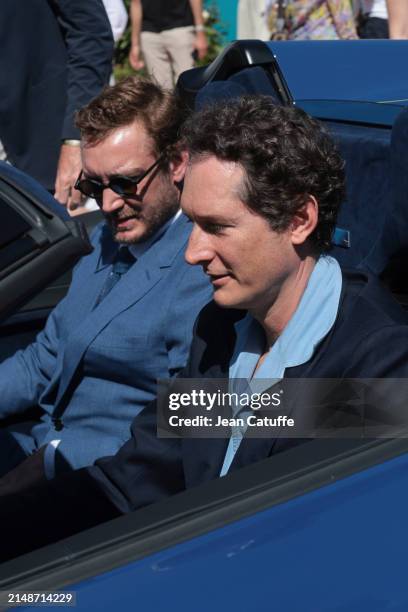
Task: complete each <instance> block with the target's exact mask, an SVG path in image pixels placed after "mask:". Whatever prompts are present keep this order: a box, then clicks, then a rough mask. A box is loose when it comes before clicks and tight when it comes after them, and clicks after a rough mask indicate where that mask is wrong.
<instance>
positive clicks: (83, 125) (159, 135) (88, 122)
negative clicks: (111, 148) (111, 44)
mask: <svg viewBox="0 0 408 612" xmlns="http://www.w3.org/2000/svg"><path fill="white" fill-rule="evenodd" d="M185 116H186V108H185V107H184V105H183V104H182V103H181V100H179V99H178V98H177V97H176V95H175V94H173V93H172V92H171V91H167V90H165V89H162V88H161V87H160V86H159V85H158V84H157V83H155V82H153V81H150V80H148V79H145V78H141V77H137V76H134V77H128V78H127V79H124V80H123V81H120V82H119V83H117V84H116V85H113V86H109V87H105V89H104V90H103V91H102V92H101V93H100V94H99V95H98V96H97V97H96V98H94V99H93V100H91V102H89V104H87V105H86V106H84V107H83V108H82V109H81V110H79V111H78V112H77V114H76V121H75V123H76V125H77V127H78V128H79V130H80V132H81V138H82V140H83V141H84V142H85V143H86V144H91V145H93V144H97V143H98V142H100V141H101V140H103V139H104V138H105V137H106V136H107V135H108V134H109V133H110V132H111V131H112V130H115V129H117V128H120V127H123V126H125V125H129V124H130V123H132V122H133V121H136V120H139V121H141V122H142V123H143V125H144V127H145V129H146V131H147V133H148V134H149V136H150V137H151V138H152V140H153V143H154V148H155V151H153V153H155V154H156V155H161V154H162V153H163V152H164V151H166V153H167V158H169V157H171V155H172V151H174V150H175V148H176V147H175V145H176V143H177V141H178V138H179V132H180V127H181V124H182V122H183V121H184V119H185Z"/></svg>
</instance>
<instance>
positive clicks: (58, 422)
mask: <svg viewBox="0 0 408 612" xmlns="http://www.w3.org/2000/svg"><path fill="white" fill-rule="evenodd" d="M53 421H54V429H55V431H61V429H64V423H63V422H62V420H61V419H60V418H57V419H53Z"/></svg>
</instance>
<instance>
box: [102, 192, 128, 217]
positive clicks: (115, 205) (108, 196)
mask: <svg viewBox="0 0 408 612" xmlns="http://www.w3.org/2000/svg"><path fill="white" fill-rule="evenodd" d="M123 205H124V201H123V198H122V197H121V196H120V195H118V194H117V193H115V192H114V191H112V189H109V187H106V188H105V189H104V190H103V193H102V210H103V212H104V213H112V212H115V210H119V209H120V208H122V207H123Z"/></svg>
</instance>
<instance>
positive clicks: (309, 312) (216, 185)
mask: <svg viewBox="0 0 408 612" xmlns="http://www.w3.org/2000/svg"><path fill="white" fill-rule="evenodd" d="M184 142H185V147H186V149H187V150H188V151H189V165H188V168H187V170H186V175H185V184H184V190H183V194H182V207H183V210H184V212H185V213H186V214H187V216H188V217H189V218H190V219H191V221H192V222H193V223H194V226H193V230H192V233H191V236H190V239H189V243H188V246H187V251H186V259H187V261H188V262H189V263H190V264H194V265H200V266H202V268H203V270H204V272H205V273H206V274H207V275H208V276H209V278H210V280H211V282H212V285H213V291H214V300H213V302H211V303H209V304H208V305H207V306H205V307H204V309H203V310H202V311H201V313H200V315H199V317H198V320H197V321H196V324H195V333H194V337H193V343H192V346H191V350H190V357H189V361H188V363H187V366H186V367H185V368H184V370H183V371H182V372H181V374H180V375H179V377H178V378H176V379H174V380H173V381H172V383H171V387H170V389H171V395H169V396H168V400H169V401H168V402H166V400H165V401H164V402H161V401H155V402H152V403H151V404H150V405H149V406H147V408H146V409H145V410H144V411H143V412H142V413H141V414H140V415H139V416H138V417H137V418H135V420H134V421H133V424H132V437H131V439H130V440H129V441H128V442H127V443H126V444H125V445H124V446H123V447H122V448H121V449H120V450H119V451H118V453H117V454H116V455H115V456H114V457H111V458H105V459H101V460H98V461H97V462H96V463H95V465H94V466H92V467H89V468H85V469H82V470H80V471H77V472H72V473H70V474H67V475H66V476H64V477H60V478H58V479H55V480H54V481H53V482H50V483H48V485H47V486H46V487H44V488H43V489H42V490H41V489H40V488H38V489H33V490H31V491H28V492H26V493H25V494H24V495H22V496H19V497H18V498H17V499H10V498H8V499H3V503H2V506H1V509H0V518H1V519H2V520H1V521H0V522H1V524H3V525H6V526H7V533H4V534H3V533H2V534H1V535H2V547H1V548H2V555H3V558H7V557H10V556H15V555H16V554H18V553H21V552H23V551H27V550H30V549H31V548H33V547H36V546H39V545H44V544H46V543H49V542H53V541H56V540H57V539H59V538H62V537H64V536H68V535H71V534H73V533H76V532H78V531H80V530H82V529H84V528H87V527H89V526H91V525H95V524H97V523H100V522H103V521H106V520H109V519H111V518H114V517H115V516H119V515H120V514H123V513H126V512H130V511H132V510H134V509H136V508H140V507H142V506H145V505H148V504H151V503H153V502H156V501H159V500H160V499H162V498H164V497H166V496H168V495H171V494H174V493H177V492H179V491H182V490H184V489H186V488H190V487H193V486H197V485H200V484H202V483H205V482H207V481H209V480H212V479H215V478H217V477H219V476H224V475H225V474H227V473H228V472H232V471H235V470H237V469H239V468H241V467H243V466H246V465H249V464H251V463H253V462H255V461H259V460H262V459H264V458H266V457H269V456H271V455H274V454H275V453H277V452H281V451H283V450H286V449H288V448H289V447H291V446H292V445H293V444H300V443H305V442H306V440H305V439H304V437H303V438H302V436H299V437H298V438H297V439H288V438H287V436H280V437H279V435H276V434H275V435H273V432H270V433H269V435H267V436H266V437H263V436H260V437H258V436H257V435H255V436H254V435H250V432H249V430H250V429H251V427H249V426H248V425H249V417H248V409H246V413H247V414H246V415H245V416H246V421H247V426H246V427H245V426H243V427H240V426H239V425H237V426H235V425H234V424H233V423H232V427H231V430H230V429H229V428H228V432H229V433H228V434H227V435H225V436H224V437H223V438H219V437H215V436H213V438H211V435H212V434H211V433H210V434H208V435H206V436H205V437H201V439H197V438H195V439H194V438H188V437H187V438H184V439H183V438H182V436H178V437H177V435H173V437H172V436H171V435H170V436H168V435H167V437H159V436H158V430H157V420H156V419H157V414H158V412H157V408H159V415H160V414H161V415H162V416H164V418H165V417H166V416H167V414H168V413H167V410H168V409H169V410H170V411H173V410H175V409H177V407H176V408H175V407H174V405H172V404H171V402H172V401H173V400H174V399H175V397H174V396H173V395H172V394H173V392H174V391H175V389H176V388H178V389H180V387H178V385H183V384H184V385H186V386H185V389H186V388H188V384H189V381H186V380H185V379H212V381H213V383H214V384H221V382H220V381H221V379H227V384H228V385H234V384H235V382H237V384H238V387H239V384H240V381H242V380H244V381H245V382H246V384H249V385H250V388H251V390H252V389H253V385H255V386H256V390H257V391H258V392H259V391H260V390H261V391H265V390H266V391H268V390H269V389H270V387H271V386H273V384H274V382H276V381H281V382H280V384H282V388H284V387H285V384H286V385H287V387H285V388H288V389H289V390H290V384H289V382H290V379H295V380H294V381H292V382H295V383H296V381H299V380H300V381H301V384H303V381H309V382H310V381H311V379H329V380H331V379H336V380H338V381H342V380H343V381H344V379H358V378H386V377H393V378H404V377H407V374H408V325H407V316H406V314H405V313H404V311H403V310H402V309H401V308H400V307H399V305H398V304H397V303H395V302H393V300H392V297H391V296H390V295H389V294H388V293H387V291H386V290H385V289H384V288H383V287H382V286H381V285H380V283H379V282H378V280H377V279H376V278H373V277H370V276H369V275H367V274H366V273H363V272H359V271H358V272H357V271H349V272H344V271H342V270H341V268H340V266H339V265H338V263H337V262H336V260H335V259H333V258H332V257H330V255H328V254H327V251H328V250H329V247H330V241H331V235H332V232H333V229H334V225H335V220H336V214H337V210H338V207H339V205H340V202H341V200H342V199H343V197H344V173H343V162H342V160H341V159H340V157H339V155H338V153H337V151H336V149H335V147H334V145H333V143H332V142H331V140H330V138H329V137H328V136H327V134H326V133H325V132H324V131H323V130H322V128H321V126H320V125H319V124H318V123H317V122H316V121H314V120H313V119H311V118H310V117H308V116H307V115H306V114H305V113H303V112H302V111H301V110H298V109H295V108H284V107H279V106H276V105H275V104H274V102H273V100H271V99H270V98H268V97H263V96H248V97H242V98H239V99H237V100H233V101H231V100H229V101H225V102H221V103H218V104H216V105H214V106H213V107H209V108H206V109H204V110H202V111H200V112H198V113H196V114H195V116H193V117H192V118H191V119H190V120H189V121H188V122H187V124H186V125H185V126H184ZM385 347H386V350H384V348H385ZM200 382H202V387H203V389H205V385H206V384H207V383H206V382H205V381H204V380H202V381H197V383H198V384H200ZM207 382H208V381H207ZM265 384H266V386H265ZM306 387H307V385H306V384H305V386H304V387H303V388H306ZM233 388H234V387H232V389H233ZM279 388H281V387H280V386H278V389H279ZM207 389H208V387H207ZM229 390H231V387H229ZM200 391H201V390H200ZM197 394H199V392H198V391H197V389H196V397H197ZM231 395H232V394H231ZM191 398H193V395H191ZM161 399H163V398H161ZM193 399H194V398H193ZM343 399H344V398H343ZM387 399H392V398H387ZM187 403H188V402H187ZM193 404H194V401H193V400H191V401H190V406H191V405H193ZM387 404H388V402H387ZM184 405H185V404H184ZM190 406H189V408H190ZM307 406H308V407H309V408H310V406H312V408H313V403H312V404H307V403H306V398H305V396H304V395H302V394H301V393H299V394H297V395H296V396H295V397H294V402H293V403H292V411H291V414H290V416H291V417H293V419H298V418H299V419H300V420H302V418H303V415H304V411H305V408H306V407H307ZM163 407H164V408H163ZM189 408H188V409H189ZM240 408H241V407H240V406H239V405H238V404H235V405H233V406H232V414H233V416H234V417H237V419H236V420H237V421H238V416H239V414H240ZM247 408H248V407H247ZM326 408H327V411H326V416H328V417H329V419H330V418H331V417H332V416H333V415H334V416H336V413H338V412H339V411H338V410H336V406H333V405H330V404H329V405H328V406H327V405H326ZM387 409H388V405H387ZM244 412H245V410H244ZM249 412H251V410H250V411H249ZM203 413H205V410H204V409H203V408H201V414H203ZM261 413H262V410H261V411H259V413H257V414H261ZM172 414H175V413H174V412H173V413H172ZM308 414H309V415H310V412H309V413H308ZM212 416H213V417H214V421H215V420H216V414H214V413H212ZM241 416H243V413H242V412H241ZM312 416H313V415H312ZM252 418H254V416H253V415H252ZM158 423H159V426H160V419H159V421H158ZM275 432H276V429H275ZM170 433H171V432H170ZM190 433H191V430H190ZM167 434H168V431H167ZM67 506H68V507H69V508H70V513H69V517H65V519H64V521H62V522H61V521H56V520H55V517H58V516H61V513H63V512H64V508H65V507H67ZM25 512H26V513H27V516H30V519H31V520H30V522H29V521H24V520H22V519H21V514H23V515H24V513H25ZM19 515H20V516H19ZM16 517H17V518H16ZM33 523H34V524H35V526H36V529H35V530H32V529H31V527H30V525H32V524H33ZM13 524H15V525H18V530H15V529H11V528H10V526H12V525H13Z"/></svg>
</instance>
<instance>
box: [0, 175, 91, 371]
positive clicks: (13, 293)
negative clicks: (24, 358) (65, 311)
mask: <svg viewBox="0 0 408 612" xmlns="http://www.w3.org/2000/svg"><path fill="white" fill-rule="evenodd" d="M0 219H1V224H0V321H1V322H2V327H1V329H0V338H1V343H0V359H4V357H5V356H7V354H8V353H10V352H11V351H12V350H13V349H14V348H15V347H14V346H13V344H14V343H13V341H12V338H13V336H14V335H15V334H17V335H18V334H19V335H20V336H21V337H23V336H24V335H27V334H29V333H30V330H31V331H32V330H33V329H39V328H40V327H41V326H42V322H43V320H44V313H42V314H41V313H40V312H39V310H41V308H36V307H35V303H34V308H31V309H29V310H25V311H20V312H19V313H18V314H17V312H18V310H19V309H20V308H21V306H22V305H23V304H26V303H27V302H28V301H29V300H32V299H33V298H34V297H35V296H38V294H39V292H41V291H42V290H43V289H44V288H45V287H46V286H47V285H49V284H50V283H51V282H52V281H54V280H55V279H57V278H60V277H61V274H63V273H67V272H69V271H70V270H71V269H72V267H73V266H74V265H75V263H76V262H77V261H78V259H79V258H80V257H81V256H82V255H86V254H87V253H89V252H90V251H91V250H92V247H91V245H90V243H89V240H88V235H87V231H86V229H85V227H84V224H83V223H81V222H78V221H74V220H72V219H71V218H70V217H69V215H68V214H67V213H66V211H65V209H64V208H63V207H62V206H60V205H59V204H58V203H57V202H56V201H55V200H54V198H52V196H51V195H50V194H49V193H48V192H47V191H45V190H44V189H42V187H41V186H40V185H38V183H36V181H34V180H32V179H31V178H29V177H28V176H26V175H25V174H23V173H22V172H19V171H18V170H16V169H15V168H12V167H11V166H9V165H7V164H4V163H1V164H0ZM68 282H69V279H67V281H66V284H68ZM63 290H64V286H63V283H60V288H59V289H55V288H54V289H52V288H51V289H50V290H49V293H50V295H49V296H48V298H47V299H46V301H45V303H44V300H43V307H44V308H45V307H46V308H45V310H47V309H49V307H51V306H53V305H54V304H53V303H52V301H54V302H55V301H57V299H58V298H59V297H61V295H60V294H61V292H62V291H63ZM51 294H53V297H52V299H51ZM36 299H37V304H39V306H40V307H41V302H39V303H38V297H37V298H36ZM44 308H43V310H44ZM20 340H21V338H20Z"/></svg>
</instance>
